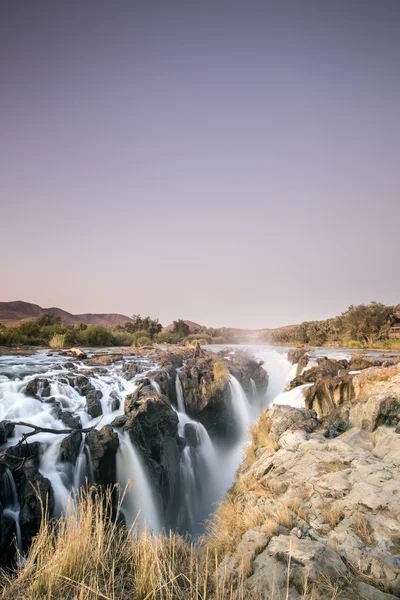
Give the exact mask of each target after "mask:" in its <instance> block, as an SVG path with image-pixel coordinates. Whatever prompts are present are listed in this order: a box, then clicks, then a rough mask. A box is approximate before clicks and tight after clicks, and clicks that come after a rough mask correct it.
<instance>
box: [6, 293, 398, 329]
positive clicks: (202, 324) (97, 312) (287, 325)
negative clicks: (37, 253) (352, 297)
mask: <svg viewBox="0 0 400 600" xmlns="http://www.w3.org/2000/svg"><path fill="white" fill-rule="evenodd" d="M16 302H23V303H27V304H35V305H37V306H39V307H40V308H42V309H46V310H49V311H51V309H52V308H57V309H61V310H64V311H65V312H68V313H70V314H72V315H74V316H76V315H96V314H120V315H122V316H124V317H128V318H130V319H131V318H132V317H133V316H134V315H136V314H138V315H141V316H142V317H147V316H148V317H150V318H152V319H158V321H159V323H161V325H162V326H163V328H166V327H169V326H170V325H172V323H173V322H174V321H177V320H183V321H191V322H192V323H195V324H196V325H200V326H202V327H207V328H210V327H211V328H214V329H221V328H226V329H243V330H248V331H258V330H263V329H266V330H273V329H281V328H285V327H295V326H297V325H300V324H301V323H302V322H310V321H324V320H326V319H330V318H333V317H336V316H339V315H341V314H342V313H344V312H345V311H346V310H347V308H349V306H351V304H349V305H348V306H347V307H346V308H345V309H344V310H342V311H340V313H337V314H335V315H328V316H327V317H323V318H321V319H313V318H310V319H304V321H299V322H292V323H284V324H282V325H277V326H274V327H270V326H268V325H265V326H263V327H241V326H240V325H232V324H225V325H210V324H209V323H202V322H199V321H196V319H192V318H187V317H185V316H183V317H182V316H178V317H175V318H172V319H171V320H167V321H165V322H164V321H162V319H160V318H159V317H157V316H156V315H149V314H147V313H145V312H144V313H130V314H127V312H119V311H115V310H106V311H92V310H90V311H88V310H83V311H79V312H73V311H70V310H68V309H67V308H65V307H64V306H56V305H55V304H51V305H48V306H43V305H41V304H38V303H37V302H28V301H27V300H9V301H3V300H0V304H2V303H5V304H12V303H16ZM371 302H372V301H370V302H367V303H361V304H371ZM377 302H378V303H381V302H380V301H377ZM382 304H384V303H382ZM397 305H400V302H395V303H394V304H393V306H397ZM0 323H1V321H0Z"/></svg>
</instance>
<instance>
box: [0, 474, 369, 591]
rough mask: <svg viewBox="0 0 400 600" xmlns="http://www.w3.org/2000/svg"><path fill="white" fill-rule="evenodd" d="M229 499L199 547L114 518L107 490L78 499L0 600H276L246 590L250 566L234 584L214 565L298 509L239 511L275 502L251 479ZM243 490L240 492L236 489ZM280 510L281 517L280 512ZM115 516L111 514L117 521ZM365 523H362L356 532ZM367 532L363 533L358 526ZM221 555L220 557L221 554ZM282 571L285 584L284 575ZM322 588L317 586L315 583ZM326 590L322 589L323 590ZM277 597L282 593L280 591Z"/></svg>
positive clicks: (46, 529)
mask: <svg viewBox="0 0 400 600" xmlns="http://www.w3.org/2000/svg"><path fill="white" fill-rule="evenodd" d="M240 484H241V485H238V486H237V489H236V492H235V494H234V495H235V500H234V499H233V498H232V497H231V499H230V500H225V501H224V502H222V503H221V505H220V507H219V509H218V510H217V513H216V515H215V519H213V522H212V524H209V529H208V535H207V536H206V537H205V538H204V540H203V544H193V543H191V542H190V541H189V540H188V539H187V538H184V537H182V536H179V535H176V534H173V533H171V534H169V535H158V536H155V535H153V534H152V533H149V532H143V531H142V532H141V531H140V530H139V528H138V527H132V528H131V529H129V530H128V529H127V528H126V527H125V526H124V525H122V524H121V523H118V519H116V518H115V517H116V511H115V508H113V504H112V491H109V492H108V493H106V494H105V495H103V494H101V493H100V492H98V491H97V490H96V489H94V488H92V489H90V490H89V491H83V492H81V493H80V494H79V497H78V499H77V501H76V502H74V503H71V507H70V510H69V511H68V514H67V515H66V516H65V517H62V518H61V519H59V520H57V521H56V520H53V519H49V518H48V517H47V516H46V514H45V511H43V513H44V514H43V520H42V524H41V527H40V530H39V532H38V534H37V536H36V537H35V538H34V540H33V543H32V545H31V548H30V550H29V553H28V556H27V557H26V559H25V561H24V562H23V564H21V565H20V566H17V567H16V568H15V570H14V571H10V572H3V573H0V598H2V599H4V600H5V599H7V600H26V599H29V600H60V599H63V600H128V599H129V600H250V599H251V600H282V595H281V594H282V590H281V593H278V595H276V594H273V595H272V596H268V597H267V596H265V594H264V595H261V596H258V595H257V594H255V593H254V591H252V592H247V591H246V586H245V578H246V577H248V576H250V575H251V572H252V565H251V563H250V562H249V563H247V562H245V561H244V562H243V564H242V565H240V566H239V569H238V572H237V577H236V579H235V581H234V582H232V579H231V578H230V577H227V576H226V573H225V571H224V570H223V569H222V568H221V566H220V560H221V558H222V557H223V555H224V554H225V555H227V554H228V555H229V554H230V553H231V552H234V551H235V547H236V545H237V543H238V541H239V540H240V537H241V535H243V533H244V532H245V531H246V530H248V529H249V528H253V527H254V526H256V525H257V526H259V527H260V530H261V531H263V532H264V533H266V534H267V535H268V537H269V538H270V537H271V536H272V535H274V534H275V533H276V532H277V530H278V528H279V526H285V527H292V525H293V522H294V520H295V518H296V517H297V516H301V517H302V518H307V517H306V515H305V514H303V513H302V512H301V510H302V509H301V506H300V503H296V506H294V504H293V502H292V504H291V505H289V504H285V505H283V504H282V506H279V507H276V510H275V511H274V514H271V513H269V512H268V511H267V512H266V511H264V510H262V509H260V508H259V507H253V508H251V507H247V510H245V508H246V506H245V505H243V504H242V505H240V503H239V502H238V501H237V500H238V497H239V496H240V495H241V494H242V493H243V492H244V489H247V490H249V489H250V490H251V491H252V492H253V493H254V494H256V495H260V494H262V495H266V496H267V497H268V496H270V497H271V496H274V495H275V493H274V490H271V489H268V488H266V487H264V485H263V484H260V483H259V482H256V481H254V480H246V481H241V482H240ZM242 488H243V489H242ZM278 508H279V510H278ZM118 511H119V509H117V514H118ZM361 526H362V527H364V524H363V523H361V522H360V527H361ZM364 529H365V527H364ZM222 550H223V551H224V552H221V551H222ZM290 568H291V567H290V560H289V564H288V582H289V573H290ZM321 581H322V580H321ZM328 583H329V586H326V585H325V584H324V585H325V587H324V589H322V588H321V582H320V581H319V582H318V584H313V585H312V586H308V585H307V584H305V586H304V590H303V593H302V595H301V598H302V600H317V599H320V598H325V599H326V600H334V599H335V598H336V592H335V590H333V584H332V583H331V582H328ZM325 588H326V589H325ZM283 592H284V593H285V594H286V592H285V590H283Z"/></svg>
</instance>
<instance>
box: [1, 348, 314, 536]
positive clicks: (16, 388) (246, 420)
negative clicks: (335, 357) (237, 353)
mask: <svg viewBox="0 0 400 600" xmlns="http://www.w3.org/2000/svg"><path fill="white" fill-rule="evenodd" d="M253 353H254V354H255V356H256V358H258V359H262V360H263V361H264V368H265V369H266V371H267V372H268V375H269V386H268V391H267V394H266V396H265V397H264V398H261V397H260V395H259V394H258V391H257V389H256V385H255V383H254V381H251V382H250V384H251V393H250V394H249V399H248V398H247V396H246V394H245V392H244V390H243V389H242V386H241V385H240V383H239V381H238V380H237V379H236V378H235V377H233V376H230V379H229V389H230V400H229V402H228V403H227V407H228V410H229V413H228V418H229V415H230V426H229V427H230V431H232V432H234V435H232V439H229V440H222V439H214V440H213V441H212V440H211V439H210V436H209V434H208V432H207V430H206V429H205V428H204V426H203V425H202V424H200V423H198V422H196V421H194V420H193V419H191V418H189V416H188V415H187V414H186V407H185V399H184V394H183V389H182V383H181V381H180V379H179V375H177V377H176V379H175V390H176V399H177V408H178V411H177V414H178V418H179V425H178V432H179V435H180V436H181V437H182V438H184V440H185V442H186V446H185V448H184V449H183V450H182V454H181V461H180V465H179V469H180V481H181V485H180V489H181V493H180V500H179V506H177V507H176V513H177V514H176V525H177V527H178V529H179V530H180V531H182V532H186V531H189V532H190V533H192V534H193V533H199V532H200V531H201V523H202V522H203V521H204V520H205V519H206V518H207V517H208V515H209V514H210V513H211V511H212V510H213V508H214V503H215V502H216V501H217V500H218V499H219V498H220V497H221V494H223V493H224V492H225V490H226V489H228V487H230V485H231V484H232V482H233V480H234V475H235V471H236V469H237V466H238V465H239V463H240V461H241V459H242V448H243V445H244V444H245V443H246V441H247V440H248V437H249V433H248V430H249V425H250V423H251V421H252V420H254V419H255V418H256V416H257V415H258V414H259V413H260V412H261V410H262V408H263V407H264V406H267V404H270V403H271V402H272V401H275V402H279V403H288V404H292V405H293V404H294V405H301V403H302V402H304V400H303V392H304V388H303V387H300V388H296V389H295V390H292V391H291V392H284V390H285V387H286V385H287V383H288V382H289V381H290V379H291V378H292V377H293V376H294V375H295V372H296V365H294V366H292V365H291V364H290V363H289V361H288V360H287V357H286V354H285V353H284V351H282V350H280V349H279V350H275V349H273V348H267V349H265V348H263V349H257V350H255V351H254V352H253ZM65 361H66V359H64V358H61V357H54V356H53V357H48V356H46V355H45V354H37V355H35V356H34V357H0V421H1V420H11V421H26V422H29V423H32V424H35V425H39V426H44V427H49V428H52V429H64V428H65V424H64V423H63V422H61V420H60V418H59V417H60V410H62V411H63V412H68V413H71V416H73V417H79V419H80V421H81V423H82V426H83V427H91V426H98V427H99V428H100V427H103V426H104V425H106V424H109V423H112V421H113V420H114V419H115V417H116V416H118V415H122V414H123V412H124V409H123V397H124V395H125V394H128V393H131V392H133V391H134V390H135V388H136V386H137V384H138V382H139V381H140V379H141V378H142V377H143V376H144V375H145V373H144V372H143V371H142V372H141V374H140V375H138V377H137V378H135V379H133V380H131V381H127V380H126V379H124V377H123V371H122V365H117V364H113V365H110V366H108V367H107V368H106V370H104V371H102V372H101V373H96V372H95V371H90V370H88V369H87V367H84V365H83V364H81V363H77V362H76V363H75V365H74V367H73V368H74V371H75V373H72V375H73V376H76V375H78V374H79V370H80V369H83V368H85V371H84V373H82V374H84V375H85V377H87V378H88V380H89V381H90V384H91V386H92V388H95V389H96V390H98V391H101V393H102V397H101V406H102V412H103V416H102V417H101V418H97V419H92V418H91V417H90V416H89V414H88V413H87V411H86V398H85V396H82V395H81V394H80V393H79V391H77V389H75V388H74V387H73V386H72V385H70V382H71V372H70V371H69V369H70V368H71V367H70V366H68V367H67V368H64V363H65ZM139 361H140V365H141V366H142V367H144V368H145V370H146V371H147V372H148V374H149V376H150V377H151V371H152V370H154V369H155V368H157V365H155V364H154V362H153V363H152V362H151V361H150V360H147V359H145V358H143V357H141V358H140V359H139ZM35 377H39V378H46V379H48V381H49V382H50V395H51V401H50V398H49V397H48V396H47V397H42V394H46V393H48V391H49V390H48V386H47V387H46V388H45V386H44V385H43V384H42V383H41V382H39V386H38V392H37V397H29V396H27V395H25V393H24V392H25V390H26V386H27V385H28V384H29V382H31V380H32V379H34V378H35ZM152 386H153V387H154V388H155V389H156V390H157V391H159V390H160V387H159V385H158V383H157V382H156V381H152ZM46 390H47V391H46ZM53 398H54V400H53ZM57 405H58V406H57ZM24 431H28V430H26V429H24V428H22V427H20V426H16V427H15V430H14V433H13V434H12V437H11V438H10V439H9V442H8V444H9V445H10V444H15V442H16V440H18V439H19V438H20V436H21V434H22V433H23V432H24ZM119 436H120V448H119V450H118V453H117V475H118V477H117V478H118V482H119V484H120V486H121V488H122V490H124V489H125V487H126V484H127V482H128V481H130V480H133V485H132V488H131V490H130V491H127V493H126V495H125V498H124V501H123V505H122V510H123V513H124V515H125V518H126V520H127V522H128V524H129V525H132V524H133V523H134V522H135V520H136V518H137V513H138V511H140V514H139V517H138V522H139V523H140V526H141V527H142V528H143V527H145V526H146V527H147V528H151V529H153V531H155V532H158V531H160V530H161V528H162V525H163V522H162V517H161V515H160V510H159V509H160V506H159V502H158V495H157V493H156V491H155V490H154V489H153V486H152V484H151V479H150V477H149V475H148V473H147V472H146V466H145V464H144V463H143V462H142V459H141V456H140V453H139V452H138V449H137V448H136V447H135V445H134V444H133V443H132V441H131V439H130V437H129V435H128V433H123V434H119ZM65 437H66V435H64V434H62V435H59V434H58V435H54V434H48V433H40V434H38V435H36V436H35V438H34V439H35V440H37V441H39V442H40V443H41V444H42V445H43V447H44V452H43V455H42V457H41V463H40V471H41V472H42V474H43V475H44V476H45V477H47V478H48V479H49V480H50V483H51V486H52V489H53V492H54V497H55V515H56V516H57V515H59V514H61V513H62V512H63V511H65V510H66V508H67V506H68V501H69V498H70V493H71V490H73V489H78V488H79V487H80V486H82V485H84V483H85V480H86V479H87V478H88V479H89V482H92V481H93V467H92V460H91V456H90V450H89V447H88V446H86V445H85V441H84V439H83V440H82V443H81V446H80V449H79V453H78V458H77V460H76V462H75V464H74V465H71V464H70V463H65V462H62V461H61V452H60V445H61V443H62V440H63V439H64V438H65ZM160 504H161V503H160ZM13 506H16V505H14V504H13V505H11V503H10V505H9V506H8V507H7V508H6V510H14V509H13V508H12V507H13ZM16 512H18V511H17V510H14V513H16ZM16 523H17V521H16ZM17 535H19V534H18V532H17Z"/></svg>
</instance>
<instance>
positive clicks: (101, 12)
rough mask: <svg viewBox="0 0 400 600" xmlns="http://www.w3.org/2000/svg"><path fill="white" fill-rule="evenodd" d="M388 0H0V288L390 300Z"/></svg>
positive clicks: (282, 316)
mask: <svg viewBox="0 0 400 600" xmlns="http://www.w3.org/2000/svg"><path fill="white" fill-rule="evenodd" d="M399 31H400V2H399V1H398V0H374V1H372V0H335V1H328V0H313V1H311V0H309V1H307V0H291V1H290V0H280V1H279V2H276V0H272V1H269V0H260V1H256V0H241V1H235V0H229V1H223V0H201V1H194V0H159V1H156V0H142V1H140V2H139V1H136V0H126V1H125V0H113V1H111V0H109V1H107V2H105V1H103V0H85V2H82V1H81V0H68V1H65V2H54V0H48V1H44V0H35V2H32V0H3V1H2V2H0V203H1V207H0V208H1V210H0V223H1V227H0V241H1V246H0V247H1V260H0V300H1V301H10V300H25V301H29V302H34V303H37V304H40V305H41V306H45V307H46V306H59V307H61V308H63V309H65V310H68V311H70V312H74V313H82V312H121V313H124V314H127V315H132V314H137V313H140V314H142V315H150V316H152V317H153V318H155V317H158V318H160V320H161V322H162V323H163V324H167V323H169V322H171V321H172V320H173V319H178V318H184V319H191V320H193V321H196V322H199V323H202V324H206V325H208V326H212V327H218V326H232V327H234V326H235V327H246V328H260V327H275V326H280V325H284V324H293V323H298V322H300V321H302V320H310V319H320V318H327V317H329V316H333V315H336V314H340V313H341V312H343V311H344V310H345V309H346V308H347V307H348V306H349V305H350V304H358V303H363V302H364V303H367V302H370V301H372V300H377V301H382V302H385V303H387V304H397V303H399V302H400V276H399V260H400V193H399V192H400V35H399Z"/></svg>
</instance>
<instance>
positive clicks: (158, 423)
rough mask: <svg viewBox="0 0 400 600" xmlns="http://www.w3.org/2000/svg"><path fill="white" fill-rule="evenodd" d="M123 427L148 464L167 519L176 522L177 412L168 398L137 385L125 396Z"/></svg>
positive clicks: (178, 465)
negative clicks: (133, 390) (131, 392)
mask: <svg viewBox="0 0 400 600" xmlns="http://www.w3.org/2000/svg"><path fill="white" fill-rule="evenodd" d="M124 408H125V416H126V421H125V425H124V430H125V431H127V432H129V435H130V437H131V439H132V441H134V443H135V446H136V447H137V448H138V450H139V452H140V453H141V454H142V457H143V459H144V461H145V462H146V463H147V465H148V469H149V472H150V474H151V476H152V478H153V481H154V484H155V487H156V489H157V491H158V492H159V494H160V496H161V499H162V502H163V507H164V513H165V515H166V519H167V522H169V523H172V524H173V523H174V522H175V520H176V516H177V514H176V509H177V506H178V498H179V474H180V452H181V442H180V438H179V436H178V416H177V414H176V412H175V411H174V410H173V408H172V407H171V406H170V404H169V402H168V399H167V398H166V397H165V396H163V395H161V394H159V393H158V392H157V391H156V390H154V389H153V388H146V387H144V388H137V389H136V390H135V392H134V393H133V394H131V395H130V396H129V397H128V396H127V397H126V398H125V405H124Z"/></svg>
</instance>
